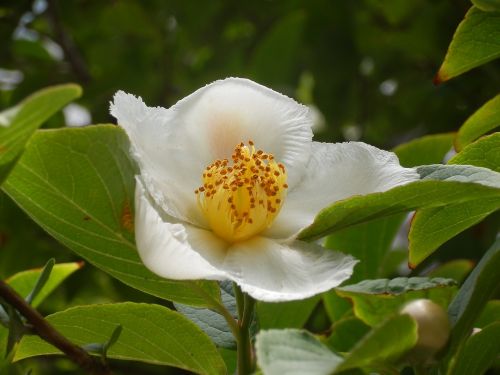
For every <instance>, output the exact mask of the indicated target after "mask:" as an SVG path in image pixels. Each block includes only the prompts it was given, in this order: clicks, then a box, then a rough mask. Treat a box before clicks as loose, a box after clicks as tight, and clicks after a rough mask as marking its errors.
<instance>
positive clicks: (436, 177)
mask: <svg viewBox="0 0 500 375" xmlns="http://www.w3.org/2000/svg"><path fill="white" fill-rule="evenodd" d="M416 171H417V173H419V174H420V176H421V180H419V181H415V182H412V183H409V184H406V185H403V186H398V187H395V188H393V189H391V190H388V191H385V192H381V193H372V194H367V195H357V196H353V197H350V198H347V199H344V200H341V201H338V202H336V203H334V204H333V205H331V206H330V207H327V208H325V209H323V210H322V211H321V212H320V213H319V214H318V215H317V216H316V218H315V220H314V222H313V224H311V225H310V226H309V227H307V228H306V229H304V230H303V231H302V232H301V233H300V234H299V238H300V239H302V240H313V239H316V238H320V237H323V236H325V235H327V234H329V233H331V232H333V231H336V230H339V229H343V228H347V227H349V226H352V225H355V224H360V223H362V222H365V221H370V220H374V219H377V218H379V217H384V216H390V215H393V214H396V213H401V212H407V211H412V210H415V209H418V208H430V207H442V206H446V205H449V204H451V203H462V202H467V201H471V200H474V199H478V198H492V197H500V189H499V187H500V174H498V173H496V172H493V171H490V170H488V169H486V168H479V167H474V166H465V165H428V166H422V167H418V168H417V169H416Z"/></svg>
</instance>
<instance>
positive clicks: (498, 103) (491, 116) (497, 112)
mask: <svg viewBox="0 0 500 375" xmlns="http://www.w3.org/2000/svg"><path fill="white" fill-rule="evenodd" d="M499 125H500V94H499V95H497V96H495V97H494V98H493V99H491V100H489V101H488V102H486V104H484V105H483V106H482V107H481V108H479V109H478V110H477V111H476V112H474V113H473V114H472V116H470V117H469V118H468V119H467V120H466V121H465V122H464V124H463V125H462V126H461V127H460V129H459V130H458V133H457V136H456V138H455V148H456V149H457V150H458V151H460V150H462V149H463V148H464V147H465V146H467V145H468V144H469V143H471V142H474V141H475V140H476V139H477V138H479V137H480V136H482V135H484V134H486V133H488V132H489V131H490V130H493V129H495V128H496V127H498V126H499ZM460 164H462V163H460Z"/></svg>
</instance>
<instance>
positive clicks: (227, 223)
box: [195, 141, 288, 243]
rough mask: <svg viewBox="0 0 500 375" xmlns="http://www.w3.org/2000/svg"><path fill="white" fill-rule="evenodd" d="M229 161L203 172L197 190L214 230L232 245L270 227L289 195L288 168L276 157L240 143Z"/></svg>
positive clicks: (199, 199)
mask: <svg viewBox="0 0 500 375" xmlns="http://www.w3.org/2000/svg"><path fill="white" fill-rule="evenodd" d="M231 159H232V165H230V162H229V160H227V159H223V160H216V161H214V162H213V163H212V164H210V165H209V166H208V167H207V168H206V169H205V170H204V171H203V177H202V180H203V186H201V187H199V188H198V189H196V190H195V194H196V196H197V199H198V205H199V207H200V209H201V210H202V211H203V213H204V214H205V217H206V218H207V220H208V223H209V225H210V227H211V228H212V230H213V231H214V232H215V233H216V234H217V235H218V236H219V237H222V238H223V239H225V240H226V241H228V242H231V243H232V242H237V241H242V240H246V239H248V238H251V237H253V236H255V235H257V234H258V233H260V232H262V231H263V230H264V229H266V228H268V227H269V226H270V225H271V223H272V222H273V221H274V219H275V218H276V216H277V215H278V213H279V211H280V209H281V206H282V204H283V200H284V198H285V195H286V189H287V188H288V185H287V184H286V171H285V166H284V165H283V164H281V163H277V162H276V161H275V160H274V156H273V155H272V154H268V153H265V152H264V151H262V150H257V151H256V150H255V147H254V143H253V142H252V141H248V146H247V145H245V144H244V143H240V144H238V145H237V146H236V147H235V149H234V152H233V154H232V156H231Z"/></svg>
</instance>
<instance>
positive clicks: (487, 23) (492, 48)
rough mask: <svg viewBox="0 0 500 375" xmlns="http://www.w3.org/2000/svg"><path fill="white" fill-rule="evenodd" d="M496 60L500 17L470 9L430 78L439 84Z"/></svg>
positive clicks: (495, 14) (499, 42)
mask: <svg viewBox="0 0 500 375" xmlns="http://www.w3.org/2000/svg"><path fill="white" fill-rule="evenodd" d="M499 56H500V13H499V12H483V11H482V10H480V9H478V8H476V7H472V8H471V9H470V10H469V11H468V12H467V14H466V15H465V18H464V20H463V21H462V22H461V23H460V25H458V27H457V30H456V31H455V35H453V40H452V41H451V43H450V46H449V47H448V52H447V53H446V56H445V58H444V62H443V64H442V65H441V67H440V68H439V72H438V74H437V75H436V78H434V80H435V82H437V83H440V82H444V81H447V80H449V79H450V78H453V77H455V76H458V75H460V74H462V73H464V72H466V71H468V70H470V69H472V68H475V67H476V66H479V65H482V64H485V63H487V62H488V61H491V60H493V59H496V58H497V57H499Z"/></svg>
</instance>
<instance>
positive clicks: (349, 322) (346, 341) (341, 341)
mask: <svg viewBox="0 0 500 375" xmlns="http://www.w3.org/2000/svg"><path fill="white" fill-rule="evenodd" d="M331 330H332V333H331V335H330V336H329V337H328V340H327V342H326V343H327V345H328V346H329V347H330V348H332V349H333V350H334V351H336V352H348V351H350V350H351V349H352V348H353V347H354V346H355V345H356V344H357V343H358V342H359V341H360V340H361V338H363V336H365V335H366V334H367V333H368V332H369V331H370V327H369V326H367V325H366V324H365V323H363V322H362V321H361V320H359V319H358V318H355V317H353V316H351V317H349V318H345V319H342V320H340V321H338V322H336V323H335V324H333V326H332V328H331Z"/></svg>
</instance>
